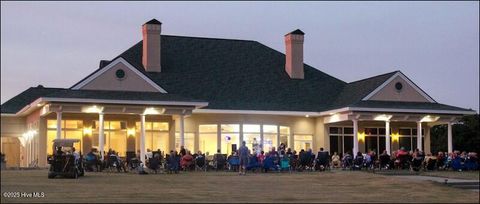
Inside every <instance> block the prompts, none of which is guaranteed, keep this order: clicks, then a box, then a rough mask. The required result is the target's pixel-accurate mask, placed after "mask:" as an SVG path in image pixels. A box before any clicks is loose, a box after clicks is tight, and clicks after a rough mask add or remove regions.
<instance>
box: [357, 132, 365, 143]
mask: <svg viewBox="0 0 480 204" xmlns="http://www.w3.org/2000/svg"><path fill="white" fill-rule="evenodd" d="M357 137H358V141H365V132H358V133H357Z"/></svg>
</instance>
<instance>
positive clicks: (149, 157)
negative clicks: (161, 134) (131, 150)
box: [145, 149, 153, 161]
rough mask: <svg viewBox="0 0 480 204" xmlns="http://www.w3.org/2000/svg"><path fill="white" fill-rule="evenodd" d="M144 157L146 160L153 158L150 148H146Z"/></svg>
mask: <svg viewBox="0 0 480 204" xmlns="http://www.w3.org/2000/svg"><path fill="white" fill-rule="evenodd" d="M145 157H146V159H147V161H148V160H149V159H151V158H153V152H152V150H150V149H147V152H146V153H145Z"/></svg>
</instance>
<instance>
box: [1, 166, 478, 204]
mask: <svg viewBox="0 0 480 204" xmlns="http://www.w3.org/2000/svg"><path fill="white" fill-rule="evenodd" d="M1 179H2V180H1V191H2V198H1V202H2V203H7V202H87V203H90V202H110V203H112V202H115V203H119V202H186V203H191V202H219V203H224V202H239V203H244V202H274V203H280V202H281V203H283V202H362V203H365V202H389V203H391V202H397V203H407V202H431V203H439V202H442V203H444V202H455V203H461V202H469V203H478V202H479V196H478V192H474V191H470V190H462V189H457V188H452V187H448V186H443V185H441V184H437V183H434V182H428V181H415V180H413V181H412V180H407V179H401V178H395V177H389V176H382V175H377V174H372V173H367V172H351V171H334V172H322V173H319V172H302V173H292V174H289V173H268V174H264V173H255V174H247V175H246V176H238V175H237V174H236V173H233V172H186V173H185V172H181V173H180V174H176V175H175V174H173V175H171V174H157V175H155V174H149V175H137V174H132V173H88V172H87V174H86V176H85V177H81V178H80V179H76V180H75V179H48V178H47V171H46V170H23V171H13V170H8V171H2V172H1ZM4 192H44V193H45V197H44V198H6V197H4V196H3V194H4Z"/></svg>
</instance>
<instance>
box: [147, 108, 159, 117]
mask: <svg viewBox="0 0 480 204" xmlns="http://www.w3.org/2000/svg"><path fill="white" fill-rule="evenodd" d="M143 114H145V115H157V114H160V112H159V111H158V110H157V109H156V108H145V111H143Z"/></svg>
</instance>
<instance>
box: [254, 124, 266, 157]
mask: <svg viewBox="0 0 480 204" xmlns="http://www.w3.org/2000/svg"><path fill="white" fill-rule="evenodd" d="M263 137H264V136H263V124H260V142H259V143H260V144H259V146H258V148H260V151H261V150H263V141H264V139H263ZM255 153H256V152H255Z"/></svg>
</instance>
